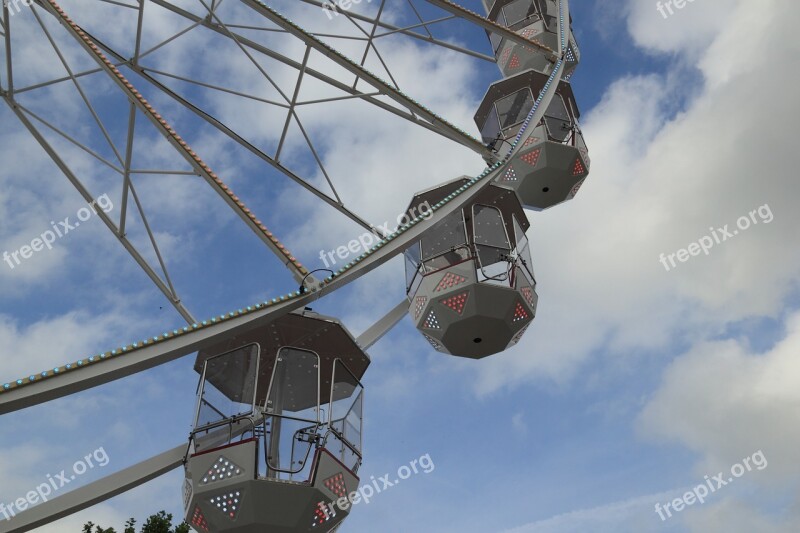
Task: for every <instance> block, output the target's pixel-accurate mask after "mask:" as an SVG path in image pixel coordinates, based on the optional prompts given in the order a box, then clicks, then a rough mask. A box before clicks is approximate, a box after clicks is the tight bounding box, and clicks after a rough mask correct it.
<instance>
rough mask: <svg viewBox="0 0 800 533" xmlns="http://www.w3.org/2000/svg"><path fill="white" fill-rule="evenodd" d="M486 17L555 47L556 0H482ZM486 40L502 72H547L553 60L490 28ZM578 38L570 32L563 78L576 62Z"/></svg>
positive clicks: (527, 36)
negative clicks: (532, 70)
mask: <svg viewBox="0 0 800 533" xmlns="http://www.w3.org/2000/svg"><path fill="white" fill-rule="evenodd" d="M483 5H484V7H485V8H486V12H487V18H489V19H490V20H492V21H494V22H496V23H497V24H499V25H501V26H504V27H506V28H508V29H510V30H513V31H515V32H517V33H519V34H520V35H522V36H523V37H526V38H528V39H530V40H532V41H536V42H538V43H540V44H542V45H544V46H546V47H547V48H549V49H550V50H553V51H557V50H558V48H559V47H558V18H559V14H558V0H483ZM487 33H488V34H489V40H490V41H491V43H492V50H493V51H494V54H495V58H496V59H497V66H498V67H499V68H500V71H501V72H502V73H503V76H513V75H515V74H518V73H520V72H523V71H525V70H528V69H534V70H538V71H539V72H542V73H544V74H550V72H551V71H552V69H553V61H552V60H551V59H550V57H549V56H550V54H548V53H547V52H546V51H544V50H542V49H540V48H535V47H529V46H524V45H522V44H519V43H515V42H513V41H510V40H509V39H507V38H505V37H502V36H500V35H497V34H495V33H492V32H487ZM580 58H581V54H580V49H579V48H578V42H577V41H576V40H575V36H574V35H573V34H572V21H571V20H570V31H569V39H568V44H567V51H566V54H565V61H564V79H566V80H569V79H570V78H571V77H572V74H573V72H574V71H575V69H576V68H577V66H578V63H579V62H580Z"/></svg>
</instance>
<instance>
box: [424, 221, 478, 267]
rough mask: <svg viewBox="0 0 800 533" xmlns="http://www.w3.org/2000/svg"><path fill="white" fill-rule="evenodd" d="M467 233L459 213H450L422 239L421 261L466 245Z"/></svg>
mask: <svg viewBox="0 0 800 533" xmlns="http://www.w3.org/2000/svg"><path fill="white" fill-rule="evenodd" d="M466 242H467V232H466V227H465V226H464V218H463V216H462V214H461V211H456V212H455V213H451V214H450V215H448V216H447V217H445V218H444V220H442V221H441V222H439V223H438V224H436V225H435V226H434V227H433V228H431V229H430V231H428V232H427V233H426V234H425V237H423V238H422V259H423V260H428V259H430V258H431V257H434V256H437V255H439V254H442V253H444V252H447V251H450V250H452V249H454V248H457V247H458V246H459V245H462V244H466Z"/></svg>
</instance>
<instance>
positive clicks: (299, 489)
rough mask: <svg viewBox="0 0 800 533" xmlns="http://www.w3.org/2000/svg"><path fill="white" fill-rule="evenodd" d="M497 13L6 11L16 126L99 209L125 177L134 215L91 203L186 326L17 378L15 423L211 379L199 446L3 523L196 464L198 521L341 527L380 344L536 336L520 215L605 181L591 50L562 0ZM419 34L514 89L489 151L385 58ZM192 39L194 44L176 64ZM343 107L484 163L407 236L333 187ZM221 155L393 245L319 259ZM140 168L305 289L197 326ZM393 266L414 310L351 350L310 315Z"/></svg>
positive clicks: (409, 7) (253, 8)
mask: <svg viewBox="0 0 800 533" xmlns="http://www.w3.org/2000/svg"><path fill="white" fill-rule="evenodd" d="M87 4H91V9H89V8H87ZM483 7H484V8H485V12H486V14H485V15H481V14H478V13H476V12H473V11H471V10H468V9H466V8H464V7H462V6H459V5H458V4H456V3H454V2H451V1H449V0H424V1H423V0H405V1H400V0H388V1H387V0H367V1H366V2H356V1H355V0H345V1H337V0H325V1H318V0H301V1H300V2H298V1H297V0H286V1H261V0H239V1H233V0H227V1H226V0H138V1H136V0H93V1H92V2H88V3H87V2H84V3H80V4H74V5H73V4H72V3H68V2H64V3H63V4H62V3H61V2H59V1H56V0H19V1H15V0H11V1H9V2H7V3H5V4H4V6H3V10H2V14H3V17H2V27H1V28H0V29H1V30H2V36H1V37H2V54H0V61H2V62H3V63H4V64H3V66H2V68H0V97H2V99H3V100H4V101H5V103H6V104H7V107H8V108H9V109H10V110H11V112H12V113H13V115H15V116H16V118H17V119H18V121H17V124H15V125H13V127H18V128H21V129H22V130H24V131H27V132H29V134H30V135H31V136H32V138H33V139H34V140H35V141H36V142H37V143H38V144H39V145H40V146H41V148H42V150H43V153H44V154H46V156H47V157H49V158H50V159H51V160H52V162H53V163H54V164H55V165H56V166H57V167H58V168H59V169H60V171H61V172H62V173H63V175H64V176H65V177H66V178H67V179H68V180H69V182H70V183H71V184H72V186H73V187H74V188H75V189H76V190H77V191H78V192H79V193H80V195H81V196H82V197H83V199H85V200H86V202H87V203H89V204H90V205H92V206H95V207H96V205H97V202H96V199H97V192H96V188H95V189H93V185H94V186H95V187H96V185H97V183H96V180H95V179H93V176H94V174H95V173H96V169H102V171H103V172H104V173H105V174H107V175H113V176H114V180H115V182H114V183H115V186H114V187H115V188H114V189H113V191H114V192H113V193H112V194H114V195H115V198H116V199H117V201H118V205H119V206H120V208H119V210H118V211H117V212H114V213H113V214H112V213H110V212H106V211H104V210H102V209H99V210H98V209H94V213H95V214H96V216H97V217H98V218H100V219H101V220H102V222H103V223H104V225H105V226H106V227H107V228H108V229H109V230H110V231H111V232H112V234H113V235H114V236H115V237H116V239H117V240H118V241H119V242H120V244H121V245H122V246H123V247H124V249H125V250H126V251H127V253H128V254H129V255H130V256H131V257H132V258H133V260H134V261H135V262H136V263H137V264H138V265H139V266H140V267H141V269H142V270H143V271H144V272H145V274H146V275H147V276H148V278H149V279H150V280H151V281H152V282H153V284H154V285H155V286H156V287H157V288H158V290H159V291H161V292H162V293H163V295H164V297H165V298H166V299H167V301H168V302H169V303H170V305H172V306H173V307H174V308H175V310H176V311H177V313H179V314H180V316H181V317H183V319H185V321H186V326H182V327H180V328H177V329H172V330H168V331H162V332H157V334H155V335H154V336H152V337H149V338H145V339H142V340H141V341H137V342H133V343H128V344H125V345H122V346H116V347H113V348H112V349H110V350H107V351H103V352H98V353H97V354H92V355H88V356H87V357H84V358H82V359H79V360H77V361H74V362H70V363H68V364H65V365H63V366H58V367H55V368H51V369H46V370H43V371H41V370H40V371H37V372H36V373H32V374H30V375H28V376H25V377H23V378H20V379H14V380H8V381H0V414H6V413H10V412H14V411H18V410H21V409H25V408H27V407H31V406H34V405H38V404H41V403H44V402H48V401H54V400H57V399H59V398H62V397H65V396H68V395H72V394H76V393H80V392H82V391H85V390H88V389H90V388H93V387H96V386H99V385H102V384H105V383H109V382H111V381H114V380H117V379H120V378H123V377H127V376H131V375H133V374H135V373H138V372H142V371H145V370H148V369H151V368H154V367H156V366H158V365H161V364H164V363H167V362H170V361H172V360H175V359H177V358H180V357H183V356H185V355H189V354H193V353H196V354H197V356H196V357H197V358H196V363H195V370H196V371H197V372H198V374H199V375H200V385H199V388H198V394H197V396H198V398H197V410H196V412H195V417H194V425H193V431H192V433H191V435H190V438H189V442H188V444H187V443H184V444H182V445H180V446H177V447H175V448H173V449H171V450H167V451H165V452H164V453H162V454H160V455H157V456H154V457H152V458H150V459H148V460H146V461H144V462H142V463H139V464H137V465H134V466H131V467H129V468H126V469H125V470H122V471H120V472H117V473H115V474H112V475H111V476H108V477H106V478H104V479H101V480H99V481H97V482H94V483H91V484H89V485H86V486H84V487H82V488H80V489H77V490H75V491H72V492H70V493H68V494H66V495H64V496H61V497H59V498H54V499H51V500H50V501H48V502H47V503H43V504H41V505H39V506H37V507H34V508H31V509H29V510H28V511H26V512H24V513H20V514H19V515H18V516H17V517H15V519H14V520H11V521H8V522H0V533H3V532H18V531H19V532H21V531H30V530H31V529H33V528H35V527H39V526H42V525H44V524H47V523H50V522H52V521H54V520H57V519H59V518H62V517H64V516H67V515H69V514H71V513H74V512H77V511H80V510H82V509H85V508H87V507H89V506H91V505H94V504H96V503H98V502H101V501H104V500H106V499H108V498H111V497H113V496H115V495H118V494H120V493H121V492H124V491H126V490H129V489H131V488H134V487H136V486H139V485H141V484H143V483H146V482H147V481H149V480H152V479H154V478H155V477H157V476H159V475H162V474H165V473H167V472H170V471H172V470H174V469H177V468H180V467H181V466H183V468H184V471H185V483H184V487H183V505H184V511H185V517H186V520H187V522H189V523H190V525H191V526H192V527H193V528H194V529H195V530H196V531H199V532H209V531H211V532H217V531H235V532H250V531H263V530H267V531H274V532H287V533H288V532H300V531H333V530H335V529H337V528H339V526H340V525H341V524H342V521H343V520H344V519H345V518H346V517H347V515H348V514H349V512H350V505H349V503H348V495H349V494H350V492H351V491H352V490H353V489H355V488H357V487H358V483H359V479H358V469H359V467H360V465H361V461H362V431H361V429H362V426H361V424H362V414H361V413H362V405H363V401H364V400H363V398H364V396H363V386H362V384H361V380H362V378H363V376H364V375H365V372H366V370H367V368H368V366H369V357H368V355H367V354H366V350H367V349H368V348H369V347H370V346H372V345H373V344H374V343H375V342H377V341H378V340H379V339H380V338H381V337H382V336H383V335H385V334H386V333H387V332H388V331H389V330H390V329H391V328H392V327H394V326H395V325H396V324H397V323H399V322H400V321H401V320H402V319H403V318H404V317H405V316H406V315H409V316H410V318H411V320H412V321H413V323H414V325H415V326H416V328H417V329H418V330H419V331H420V333H421V335H422V337H423V338H424V339H425V340H426V341H427V342H428V343H430V345H432V346H433V347H434V348H435V349H436V350H438V351H440V352H443V353H447V354H451V355H455V356H461V357H468V358H482V357H486V356H489V355H492V354H495V353H498V352H501V351H503V350H505V349H507V348H508V347H510V346H512V345H514V344H516V343H517V342H518V341H519V340H520V338H521V337H522V336H523V335H524V333H525V331H526V329H527V327H528V325H529V324H530V323H531V321H532V320H533V319H534V316H535V313H536V305H537V295H536V279H535V276H534V271H533V265H532V261H531V257H530V251H529V247H528V241H527V237H526V231H527V230H528V228H529V227H530V223H529V221H528V218H527V215H526V211H525V208H527V209H529V210H535V211H541V210H544V209H548V208H551V207H553V206H556V205H558V204H560V203H562V202H564V201H567V200H570V199H572V198H573V197H574V196H575V195H576V194H577V192H578V190H579V188H580V186H581V184H582V183H583V181H584V180H585V179H586V177H587V175H588V172H589V166H590V160H589V156H588V150H587V147H586V144H585V143H584V139H583V135H582V133H581V130H580V127H579V125H578V119H579V117H580V113H579V111H578V106H577V103H576V100H575V97H574V94H573V92H572V89H571V86H570V83H569V80H570V78H571V76H572V74H573V72H574V70H575V68H576V67H577V65H578V63H579V61H580V51H579V47H578V44H577V41H576V40H575V37H574V36H573V34H572V31H571V17H570V13H569V3H568V0H483ZM289 15H291V18H290V16H289ZM110 21H111V23H110ZM476 30H478V31H483V32H485V37H486V38H485V39H483V40H482V42H480V43H477V44H474V43H473V44H472V45H465V44H462V43H463V42H464V39H457V38H454V35H461V36H463V35H465V34H466V33H463V32H470V31H472V32H474V31H476ZM405 41H410V42H413V43H415V44H417V45H419V46H421V47H423V49H424V48H427V47H438V48H441V49H443V50H447V51H448V52H449V53H454V54H461V55H464V56H465V57H468V58H470V59H471V60H475V61H480V62H484V63H496V64H497V66H498V67H499V68H500V73H501V74H502V76H503V78H502V79H500V80H499V81H497V82H495V83H492V84H491V85H490V86H489V87H488V89H487V91H486V95H485V96H484V98H483V100H482V102H481V104H480V106H479V108H478V109H477V110H476V113H475V116H474V120H475V125H476V126H477V129H478V130H479V132H480V136H479V137H473V136H472V135H470V134H469V133H467V132H465V131H464V130H463V129H461V128H459V127H458V126H456V125H454V124H453V123H451V122H450V121H448V120H447V119H446V118H444V117H443V116H441V115H440V114H439V113H437V112H436V111H435V110H432V109H429V108H428V107H427V106H426V105H424V104H422V103H420V102H419V101H417V100H416V99H415V97H416V98H419V99H421V100H424V99H425V94H424V89H422V88H419V87H409V88H407V87H401V86H400V84H399V83H398V77H397V76H396V75H394V74H393V67H394V65H392V64H391V61H388V60H387V57H388V56H387V55H386V54H385V53H384V52H385V50H386V49H387V47H391V46H396V45H397V43H399V42H405ZM470 42H471V40H470ZM175 43H188V49H189V50H192V51H193V53H191V54H185V53H184V54H181V55H176V54H175V53H174V52H173V50H174V48H173V46H174V44H175ZM32 57H36V58H37V60H36V61H31V58H32ZM337 106H339V107H337ZM78 108H79V109H80V110H81V113H82V114H77V112H73V111H74V110H75V109H78ZM334 108H336V109H342V108H343V109H345V111H344V112H347V113H359V112H364V113H373V114H375V113H377V114H378V116H383V117H386V119H387V120H389V119H391V120H398V121H402V122H406V123H408V124H411V125H412V126H413V127H417V128H420V129H424V130H427V131H428V132H429V133H430V134H431V135H437V136H440V137H442V138H444V139H446V140H448V141H449V142H452V143H456V144H457V145H460V146H462V147H463V148H464V149H465V153H468V152H467V151H472V152H474V154H476V155H477V156H480V157H481V158H483V160H484V161H485V162H486V165H487V166H486V168H485V170H484V171H483V172H482V173H480V174H479V175H477V176H460V177H458V176H442V177H441V180H439V183H433V184H431V187H429V188H428V189H425V190H423V191H419V192H418V193H417V194H415V195H414V196H413V197H412V198H410V199H409V204H408V209H407V211H406V213H405V216H404V217H403V218H402V222H401V223H400V224H399V225H398V227H397V228H393V229H390V230H389V229H384V230H380V229H378V230H376V229H375V225H373V224H372V223H370V221H368V220H366V218H365V217H364V216H363V215H361V214H359V212H358V209H357V208H356V207H354V206H352V205H350V204H349V203H348V202H346V201H345V195H343V194H341V193H340V192H339V190H340V185H341V183H342V181H343V180H346V178H347V177H346V176H337V175H335V173H333V172H330V171H329V170H328V169H327V168H326V164H325V149H324V146H323V145H324V143H322V145H321V142H320V139H319V138H318V137H316V136H315V134H314V127H315V126H316V125H318V124H319V117H320V115H322V114H325V113H331V114H333V115H334V116H335V112H334V111H333V109H334ZM367 110H368V111H367ZM371 116H372V115H371ZM4 126H5V127H11V126H9V125H4ZM187 139H191V140H192V144H190V143H189V141H187ZM214 142H220V143H225V145H226V146H229V147H232V148H231V149H232V150H233V149H235V150H237V151H238V152H236V153H235V155H231V156H228V157H227V158H226V157H221V156H220V155H219V154H215V153H212V157H213V158H214V159H215V160H218V161H221V162H222V163H221V165H222V168H226V169H227V168H236V166H237V163H238V160H239V158H249V159H248V160H249V161H254V162H256V165H258V166H260V168H261V169H262V170H261V172H264V173H267V172H268V173H269V174H270V175H271V176H272V175H274V176H275V177H276V179H277V178H280V179H283V180H286V181H287V182H288V183H292V184H294V185H295V186H297V187H300V188H301V190H302V191H304V194H306V195H308V197H309V198H313V199H314V200H315V201H316V202H319V203H320V204H321V205H327V206H328V207H329V208H332V209H335V210H336V211H338V213H340V215H341V216H342V217H346V218H347V219H349V220H351V221H353V222H355V223H356V224H358V225H359V226H361V227H363V228H365V229H366V230H368V231H372V232H374V231H377V232H379V235H378V236H377V237H376V239H375V241H376V242H375V243H374V244H372V245H371V247H370V248H369V249H367V250H365V251H364V252H363V253H361V254H360V255H358V256H357V257H355V258H354V259H352V260H351V261H350V262H349V263H347V264H345V265H344V266H342V267H341V268H338V269H335V270H328V269H322V268H319V269H318V268H312V267H308V266H305V265H304V264H302V263H301V261H300V260H299V259H298V258H297V256H295V255H294V254H293V253H292V252H291V251H290V250H289V249H288V248H287V246H286V245H284V244H283V243H282V242H281V240H280V239H279V238H278V236H277V235H276V234H275V233H273V231H271V230H270V229H269V228H268V227H267V226H266V225H265V223H264V222H263V221H262V220H261V219H260V218H259V215H258V214H257V213H258V212H263V209H259V208H256V207H253V206H252V205H251V206H248V204H246V203H245V201H244V199H243V198H242V197H240V196H239V195H237V193H236V192H234V188H233V186H232V184H231V181H230V180H226V178H225V174H226V173H225V172H223V171H222V170H220V169H219V168H217V169H214V168H212V166H210V164H209V163H208V162H207V160H206V159H204V158H203V155H202V154H201V152H202V151H203V150H201V149H200V148H196V147H197V146H203V147H204V148H205V149H206V150H209V151H211V152H213V149H211V148H210V147H213V146H214ZM299 154H300V155H299ZM215 166H216V165H215ZM217 172H219V174H218V173H217ZM86 175H89V176H91V177H88V178H87V177H86ZM146 176H159V177H168V176H169V177H173V178H175V177H179V178H180V177H184V178H187V179H188V178H191V179H193V180H196V178H200V179H201V180H202V181H203V182H205V183H200V182H199V181H191V182H189V183H190V184H191V186H192V187H197V188H200V187H202V188H204V190H205V191H210V192H211V193H213V194H214V195H215V196H216V197H217V199H216V201H217V202H219V199H221V201H222V202H223V203H224V204H225V205H226V206H227V207H228V208H230V209H231V210H232V212H233V213H234V214H235V215H236V216H237V217H238V218H239V219H240V220H241V223H243V224H244V225H245V226H246V227H247V228H248V229H249V231H252V232H253V234H255V236H256V237H257V239H258V240H259V241H260V242H261V244H262V245H263V246H266V248H267V249H268V250H269V251H270V252H271V253H272V254H273V255H274V256H275V257H276V258H277V260H278V261H279V262H280V263H281V264H282V265H284V267H285V268H286V269H287V270H288V272H289V273H290V274H291V276H292V277H293V278H294V280H295V281H296V283H297V285H296V286H298V288H297V289H294V287H293V290H291V291H290V292H288V293H285V294H282V295H278V296H275V297H274V298H271V299H268V300H264V301H260V302H253V303H251V304H250V305H247V306H243V307H241V308H239V309H236V310H233V311H230V312H225V313H223V314H219V315H216V316H213V317H210V318H207V319H205V320H203V319H201V318H199V317H196V316H195V315H194V314H193V313H192V312H191V311H190V310H189V309H188V308H187V306H186V304H185V303H184V300H183V299H182V296H181V293H180V292H179V289H180V287H181V286H182V283H181V280H180V279H176V278H174V277H173V275H172V274H171V272H170V269H169V265H170V261H171V259H170V257H169V256H168V254H166V253H164V252H163V250H162V248H161V247H160V246H159V231H158V228H157V226H156V224H155V223H154V221H153V218H151V217H148V215H149V214H151V213H152V211H151V208H152V209H154V210H157V209H158V208H159V207H161V208H163V205H162V206H158V205H156V206H152V205H148V202H147V200H148V199H149V200H150V201H153V195H149V196H145V195H143V194H141V189H142V188H143V187H144V185H143V178H144V177H146ZM264 187H269V183H265V184H264ZM243 196H244V195H243ZM112 215H113V216H112ZM56 229H57V228H56V227H55V226H54V227H53V230H56ZM398 255H403V256H404V258H405V268H406V279H405V280H398V283H405V293H406V298H404V299H403V300H402V301H401V302H399V303H398V304H397V305H396V306H395V307H394V308H393V309H392V310H391V311H390V312H389V313H388V314H387V315H386V316H384V317H382V318H381V319H379V320H378V321H376V322H375V323H374V324H373V325H372V326H371V327H370V328H368V329H367V330H366V331H365V332H364V333H363V334H362V335H360V336H358V337H357V338H356V337H354V336H353V335H352V334H351V333H350V332H349V331H348V330H347V328H346V327H345V326H344V325H343V324H342V323H341V322H340V321H339V320H338V319H337V318H335V317H327V316H323V315H320V314H318V313H315V312H313V311H311V310H310V309H309V308H308V307H307V306H308V305H310V304H311V303H313V302H314V301H316V300H318V299H320V298H324V297H325V296H327V295H328V294H329V293H331V292H333V291H336V290H337V289H339V288H341V287H344V286H345V285H347V284H349V283H350V282H352V281H354V280H356V279H358V278H359V277H361V276H363V275H364V274H366V273H368V272H370V271H372V270H374V269H375V268H377V267H379V266H381V265H383V264H385V263H386V262H387V261H389V260H391V259H392V258H394V257H396V256H398ZM423 342H424V341H423ZM179 498H180V491H177V490H176V500H178V499H179Z"/></svg>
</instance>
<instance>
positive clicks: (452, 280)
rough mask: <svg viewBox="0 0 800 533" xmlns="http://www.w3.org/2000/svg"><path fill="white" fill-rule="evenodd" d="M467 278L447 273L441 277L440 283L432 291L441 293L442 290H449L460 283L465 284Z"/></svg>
mask: <svg viewBox="0 0 800 533" xmlns="http://www.w3.org/2000/svg"><path fill="white" fill-rule="evenodd" d="M466 281H467V278H465V277H464V276H459V275H458V274H453V273H452V272H448V273H447V274H445V275H444V276H443V277H442V281H440V282H439V284H438V285H437V286H436V289H434V290H435V291H436V292H440V291H443V290H444V289H449V288H451V287H455V286H456V285H461V284H462V283H464V282H466Z"/></svg>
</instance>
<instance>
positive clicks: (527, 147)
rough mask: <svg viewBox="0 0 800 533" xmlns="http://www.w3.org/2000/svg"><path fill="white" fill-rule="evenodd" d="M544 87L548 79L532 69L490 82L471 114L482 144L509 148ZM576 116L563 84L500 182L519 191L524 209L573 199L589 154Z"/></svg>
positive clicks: (575, 106)
mask: <svg viewBox="0 0 800 533" xmlns="http://www.w3.org/2000/svg"><path fill="white" fill-rule="evenodd" d="M546 83H547V76H545V75H544V74H542V73H540V72H537V71H535V70H528V71H526V72H523V73H520V74H517V75H516V76H514V77H512V78H507V79H503V80H500V81H498V82H496V83H493V84H492V85H491V86H490V87H489V90H488V91H487V92H486V96H484V98H483V101H482V102H481V105H480V107H479V108H478V112H477V113H476V114H475V123H476V124H477V125H478V128H480V131H481V136H482V138H483V141H484V142H485V143H487V144H488V145H492V146H495V145H498V144H500V143H506V142H507V143H509V144H510V143H511V142H512V141H513V140H514V138H515V137H516V135H517V133H518V132H519V130H520V128H521V126H522V124H523V123H524V122H525V119H526V117H527V116H528V114H529V113H530V111H531V109H532V108H533V105H534V102H535V100H536V98H537V97H538V96H539V93H540V92H541V91H542V90H543V89H544V87H545V84H546ZM578 118H580V111H579V110H578V104H577V102H576V101H575V95H574V94H573V93H572V87H571V86H570V84H569V83H567V82H561V83H560V84H559V85H558V88H557V89H556V93H555V95H554V96H553V99H552V100H551V101H550V105H549V106H548V107H547V109H546V110H545V113H544V117H543V118H542V120H541V121H540V122H539V123H538V124H537V125H536V126H535V127H533V131H532V132H531V134H530V137H529V138H528V139H527V140H525V141H524V142H523V145H522V149H521V150H520V151H519V152H518V153H517V154H516V155H515V156H514V157H513V158H512V159H511V160H510V161H509V164H508V166H507V168H506V170H505V171H504V172H503V173H502V174H501V175H500V177H499V178H498V183H500V184H501V185H506V186H509V187H511V188H513V189H514V190H515V191H517V194H519V197H520V199H521V200H522V203H523V204H524V205H525V207H527V208H529V209H535V210H542V209H547V208H548V207H552V206H554V205H557V204H560V203H561V202H564V201H566V200H571V199H572V198H574V197H575V195H576V194H577V193H578V189H580V186H581V185H582V184H583V181H584V180H585V179H586V176H588V175H589V165H590V159H589V151H588V149H587V148H586V143H585V142H584V140H583V133H582V132H581V130H580V127H579V126H578Z"/></svg>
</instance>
